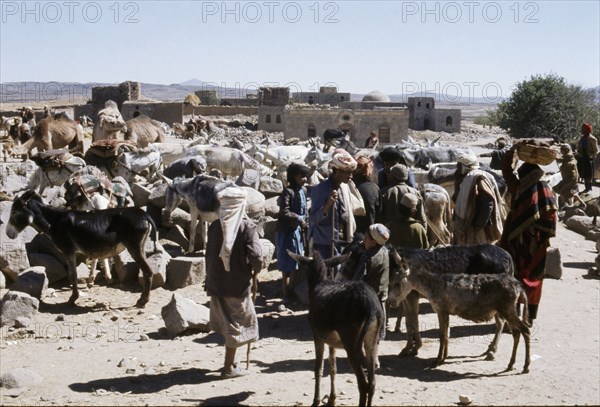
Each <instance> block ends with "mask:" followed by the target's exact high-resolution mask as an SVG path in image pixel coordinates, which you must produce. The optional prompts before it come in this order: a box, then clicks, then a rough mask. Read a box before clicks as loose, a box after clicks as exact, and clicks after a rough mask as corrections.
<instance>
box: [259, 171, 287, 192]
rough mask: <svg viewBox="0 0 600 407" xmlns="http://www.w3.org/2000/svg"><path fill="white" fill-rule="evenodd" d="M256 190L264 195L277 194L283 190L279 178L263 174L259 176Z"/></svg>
mask: <svg viewBox="0 0 600 407" xmlns="http://www.w3.org/2000/svg"><path fill="white" fill-rule="evenodd" d="M258 190H259V191H260V192H261V193H263V194H264V195H265V197H267V196H269V197H273V196H278V195H280V194H281V193H282V192H283V182H282V181H281V180H280V179H277V178H273V177H269V176H268V175H264V176H262V177H260V181H259V184H258Z"/></svg>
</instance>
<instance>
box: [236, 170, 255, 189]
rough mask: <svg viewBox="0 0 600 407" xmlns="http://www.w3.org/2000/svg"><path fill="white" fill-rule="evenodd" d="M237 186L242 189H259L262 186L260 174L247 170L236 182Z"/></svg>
mask: <svg viewBox="0 0 600 407" xmlns="http://www.w3.org/2000/svg"><path fill="white" fill-rule="evenodd" d="M235 184H236V185H239V186H241V187H249V188H253V189H258V187H259V185H260V173H259V172H258V171H257V170H254V169H252V168H245V169H244V170H243V171H242V173H241V174H240V176H239V177H238V179H237V180H236V181H235Z"/></svg>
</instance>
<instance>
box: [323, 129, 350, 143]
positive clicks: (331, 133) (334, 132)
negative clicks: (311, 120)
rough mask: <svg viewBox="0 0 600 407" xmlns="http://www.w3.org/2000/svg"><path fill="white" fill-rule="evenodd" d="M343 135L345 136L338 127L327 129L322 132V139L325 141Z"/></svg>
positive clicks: (342, 136)
mask: <svg viewBox="0 0 600 407" xmlns="http://www.w3.org/2000/svg"><path fill="white" fill-rule="evenodd" d="M344 137H346V134H345V133H344V132H343V131H341V130H338V129H327V130H325V131H324V132H323V140H325V141H327V140H332V139H338V138H344Z"/></svg>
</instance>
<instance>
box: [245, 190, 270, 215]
mask: <svg viewBox="0 0 600 407" xmlns="http://www.w3.org/2000/svg"><path fill="white" fill-rule="evenodd" d="M242 188H244V189H245V190H246V194H247V195H246V203H247V206H246V212H247V213H248V217H250V218H251V219H258V218H260V217H261V216H265V196H264V195H263V194H262V193H260V192H259V191H257V190H256V189H253V188H250V187H242Z"/></svg>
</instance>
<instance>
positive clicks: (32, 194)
mask: <svg viewBox="0 0 600 407" xmlns="http://www.w3.org/2000/svg"><path fill="white" fill-rule="evenodd" d="M31 198H33V199H37V200H38V201H41V200H42V198H41V197H40V196H39V195H38V194H37V193H36V192H35V191H34V190H33V189H29V190H27V191H25V193H23V195H21V196H19V197H15V201H16V200H17V199H21V200H23V201H25V202H27V201H29V200H30V199H31Z"/></svg>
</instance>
